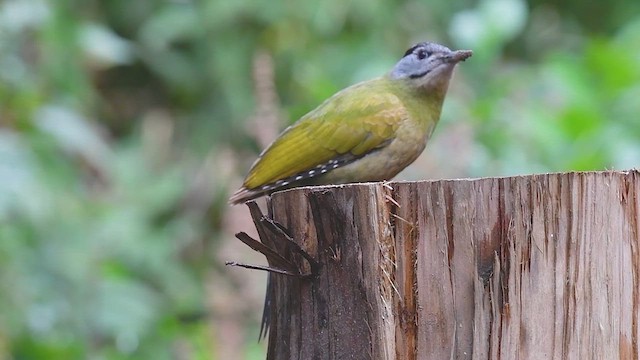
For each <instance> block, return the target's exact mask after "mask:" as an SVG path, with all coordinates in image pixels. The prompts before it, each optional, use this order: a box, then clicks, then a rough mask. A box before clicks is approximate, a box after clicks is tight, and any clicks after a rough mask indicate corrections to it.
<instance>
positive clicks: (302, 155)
mask: <svg viewBox="0 0 640 360" xmlns="http://www.w3.org/2000/svg"><path fill="white" fill-rule="evenodd" d="M383 86H384V83H382V82H380V81H379V80H373V81H369V82H366V83H360V84H357V85H354V86H352V87H350V88H347V89H345V90H343V91H341V92H339V93H337V94H336V95H334V96H333V97H331V98H329V99H328V100H327V101H325V102H324V103H323V104H322V105H320V106H319V107H318V108H316V109H315V110H313V111H311V112H310V113H308V114H307V115H305V116H304V117H302V118H301V119H300V120H299V121H298V122H296V123H295V124H293V125H292V126H290V127H289V128H287V129H286V130H285V131H284V132H283V133H282V134H281V135H280V136H279V137H278V139H277V140H276V141H274V142H273V143H272V144H271V145H270V146H269V147H268V148H267V149H266V150H265V151H264V152H263V153H262V154H261V156H260V158H259V159H258V160H257V161H256V162H255V164H253V166H252V168H251V170H250V171H249V174H248V175H247V178H246V179H245V182H244V188H245V189H255V188H258V187H261V186H264V185H267V184H271V183H275V182H276V181H278V180H281V179H285V178H289V177H291V176H293V175H296V174H300V173H303V172H305V171H308V170H310V169H313V168H315V167H316V166H319V165H322V164H325V163H327V162H329V161H331V160H332V159H335V158H338V157H340V156H341V155H344V154H349V153H350V154H352V155H355V156H357V157H359V156H363V155H365V154H366V153H368V152H370V151H372V150H375V149H376V148H378V147H381V146H384V145H386V144H388V143H389V142H390V140H392V139H393V137H394V135H395V132H396V129H397V127H398V125H399V123H400V120H402V119H406V118H407V114H406V110H405V108H404V106H403V105H402V103H401V101H400V100H399V99H398V98H397V97H396V96H395V95H393V94H392V93H391V92H388V91H384V88H381V89H376V87H383Z"/></svg>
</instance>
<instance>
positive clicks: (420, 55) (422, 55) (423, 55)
mask: <svg viewBox="0 0 640 360" xmlns="http://www.w3.org/2000/svg"><path fill="white" fill-rule="evenodd" d="M416 55H417V56H418V60H424V59H426V58H427V57H429V53H428V52H427V50H419V51H418V53H417V54H416Z"/></svg>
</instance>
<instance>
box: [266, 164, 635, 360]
mask: <svg viewBox="0 0 640 360" xmlns="http://www.w3.org/2000/svg"><path fill="white" fill-rule="evenodd" d="M639 175H640V174H639V173H638V172H636V171H629V172H597V173H568V174H548V175H534V176H522V177H510V178H487V179H477V180H442V181H424V182H410V183H388V184H382V183H372V184H355V185H344V186H332V187H311V188H301V189H294V190H290V191H286V192H282V193H277V194H275V195H274V196H273V197H272V198H271V199H270V201H269V203H268V206H269V214H268V216H267V217H264V218H262V220H261V221H260V220H259V214H257V216H255V217H254V219H256V225H257V227H258V230H259V234H260V238H261V241H262V242H263V243H264V244H265V245H267V246H269V247H271V248H272V249H274V250H275V252H277V253H278V254H279V255H278V256H281V258H275V257H274V256H273V255H272V256H270V259H269V262H270V266H272V267H275V268H279V269H282V268H283V267H284V268H288V273H289V275H293V276H287V275H279V274H272V275H270V276H271V282H272V283H271V286H270V290H269V291H270V298H271V300H270V303H269V309H270V317H269V326H270V333H269V349H268V358H269V359H277V360H281V359H296V360H297V359H301V360H306V359H317V360H323V359H376V360H378V359H382V360H387V359H402V360H405V359H407V360H411V359H638V358H639V357H638V356H639V353H640V351H639V346H640V345H639V343H638V333H639V331H640V288H639V280H640V255H639V253H638V251H639V250H638V249H639V245H640V238H639V234H640V220H639V216H640V213H639V210H638V209H640V176H639ZM255 209H257V208H255ZM254 215H256V214H255V213H254ZM268 219H272V220H273V221H274V223H277V224H279V225H280V227H281V228H282V230H283V231H282V233H280V234H278V231H275V230H274V226H273V225H274V223H270V224H271V230H269V228H268V227H266V226H265V224H266V222H268ZM265 221H266V222H265ZM276 227H277V228H278V229H280V227H278V225H276ZM285 233H286V234H288V236H289V237H290V239H288V240H286V241H284V240H283V239H282V238H283V237H287V235H284V234H285ZM287 241H293V242H295V243H297V244H299V245H300V247H301V248H302V250H304V253H306V254H308V255H310V257H309V259H305V258H304V256H301V254H302V253H301V252H300V251H298V250H295V251H294V250H292V248H293V246H291V245H290V244H288V243H287ZM285 263H288V264H289V265H283V264H285ZM296 274H299V276H296ZM303 275H308V276H303Z"/></svg>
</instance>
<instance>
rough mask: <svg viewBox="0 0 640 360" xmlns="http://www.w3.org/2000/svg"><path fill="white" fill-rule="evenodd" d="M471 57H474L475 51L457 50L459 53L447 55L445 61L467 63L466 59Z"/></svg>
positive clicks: (454, 52)
mask: <svg viewBox="0 0 640 360" xmlns="http://www.w3.org/2000/svg"><path fill="white" fill-rule="evenodd" d="M471 55H473V51H471V50H457V51H452V52H450V53H449V54H447V55H446V56H445V57H444V59H445V61H446V62H448V63H454V64H455V63H457V62H460V61H465V60H466V59H468V58H470V57H471Z"/></svg>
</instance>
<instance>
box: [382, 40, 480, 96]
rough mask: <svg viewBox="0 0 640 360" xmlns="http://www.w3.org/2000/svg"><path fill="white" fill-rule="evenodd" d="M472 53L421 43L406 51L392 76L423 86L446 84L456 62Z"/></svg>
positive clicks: (392, 71) (394, 68)
mask: <svg viewBox="0 0 640 360" xmlns="http://www.w3.org/2000/svg"><path fill="white" fill-rule="evenodd" d="M471 54H472V52H471V50H458V51H451V50H450V49H449V48H448V47H446V46H442V45H439V44H435V43H430V42H423V43H419V44H416V45H414V46H412V47H411V48H410V49H409V50H407V52H405V54H404V56H403V57H402V59H400V61H398V63H397V64H396V65H395V66H394V67H393V70H391V73H390V76H391V78H392V79H406V80H408V81H409V82H410V83H411V84H413V85H414V86H416V87H422V88H430V87H434V86H436V87H437V86H441V85H443V84H445V85H446V84H448V82H449V78H450V77H451V72H452V71H453V68H454V67H455V66H456V64H457V63H458V62H460V61H464V60H465V59H467V58H469V57H470V56H471ZM445 90H446V88H445Z"/></svg>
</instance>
